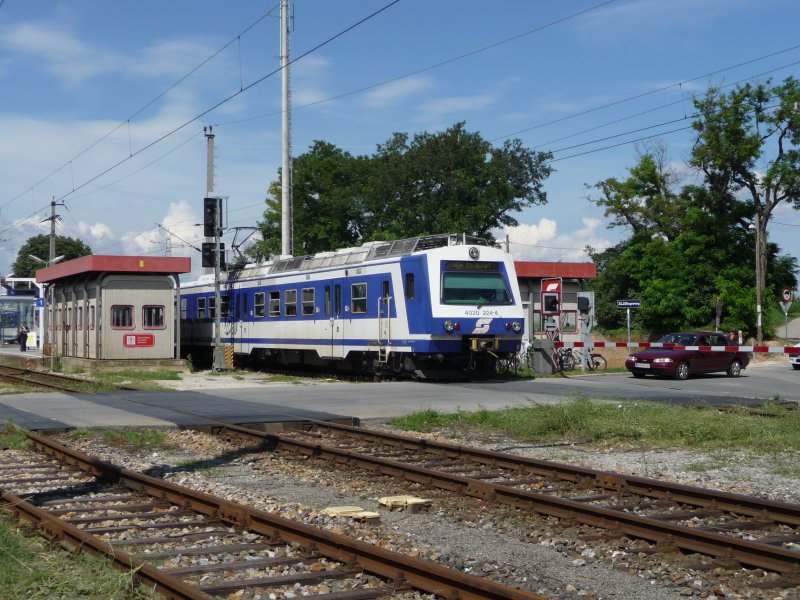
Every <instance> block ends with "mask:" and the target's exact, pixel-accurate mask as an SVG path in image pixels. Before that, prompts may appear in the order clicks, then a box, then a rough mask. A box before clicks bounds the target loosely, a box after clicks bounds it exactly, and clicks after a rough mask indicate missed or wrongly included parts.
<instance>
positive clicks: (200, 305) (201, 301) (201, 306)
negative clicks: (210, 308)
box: [197, 298, 206, 319]
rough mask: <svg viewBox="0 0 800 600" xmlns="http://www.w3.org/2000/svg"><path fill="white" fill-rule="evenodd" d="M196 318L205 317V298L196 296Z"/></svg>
mask: <svg viewBox="0 0 800 600" xmlns="http://www.w3.org/2000/svg"><path fill="white" fill-rule="evenodd" d="M197 318H198V319H205V318H206V299H205V298H198V299H197Z"/></svg>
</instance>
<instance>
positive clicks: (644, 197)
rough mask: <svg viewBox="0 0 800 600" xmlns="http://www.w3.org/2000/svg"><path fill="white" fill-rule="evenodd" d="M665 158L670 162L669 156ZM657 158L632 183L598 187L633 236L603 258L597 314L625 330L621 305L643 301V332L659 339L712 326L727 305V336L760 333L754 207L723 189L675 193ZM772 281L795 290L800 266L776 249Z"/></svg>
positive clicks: (638, 319) (615, 219) (646, 160)
mask: <svg viewBox="0 0 800 600" xmlns="http://www.w3.org/2000/svg"><path fill="white" fill-rule="evenodd" d="M662 158H663V155H662ZM663 162H664V161H663V160H662V159H659V158H657V157H656V156H654V155H653V154H644V155H642V156H641V157H640V161H639V163H638V164H637V165H636V167H634V168H632V169H630V171H629V173H630V177H629V178H627V179H625V180H623V181H618V180H616V179H609V180H606V181H603V182H600V183H598V184H597V185H596V186H595V187H596V188H597V189H599V190H601V191H602V194H603V195H602V196H601V197H600V198H598V199H596V200H595V201H596V202H597V203H598V204H599V205H601V206H605V207H606V215H607V216H608V217H609V218H611V220H612V226H626V227H629V228H630V229H631V230H632V236H631V237H630V238H629V239H627V240H625V241H623V242H621V243H620V244H618V245H617V246H615V247H613V248H610V249H608V250H605V251H603V252H594V253H592V258H593V259H594V260H595V261H596V262H597V264H598V278H597V280H596V281H595V282H594V288H595V291H596V292H597V306H596V315H597V319H598V322H599V324H600V325H602V326H604V327H609V328H616V327H621V326H622V325H623V324H624V320H625V314H624V312H623V311H620V310H618V309H617V307H616V300H617V299H621V298H637V299H640V300H641V301H642V307H641V309H639V310H637V311H635V312H634V315H633V317H634V321H635V323H636V325H637V326H638V327H639V328H641V329H642V330H644V331H648V332H651V333H653V334H660V333H665V332H667V331H673V330H680V329H686V328H706V327H709V325H710V324H712V323H713V321H714V317H715V310H716V303H717V299H719V300H721V301H722V305H723V315H722V323H721V325H722V327H723V329H737V330H738V329H742V330H744V331H745V332H747V333H749V334H754V333H755V312H754V307H755V293H754V288H753V284H754V268H753V265H754V245H753V244H754V240H753V234H752V233H751V232H750V231H749V230H748V218H747V215H748V214H749V210H750V206H751V205H750V204H749V203H748V202H747V201H745V200H737V199H736V198H735V197H734V196H732V195H731V194H730V193H728V192H727V191H726V190H725V189H724V188H717V189H713V188H711V187H700V186H685V187H683V188H682V189H681V190H680V191H679V192H676V191H674V190H673V189H672V186H671V185H670V182H672V181H674V178H673V176H672V175H670V174H668V173H665V172H664V170H663V167H660V166H659V165H663ZM662 207H668V208H662ZM770 251H771V253H772V258H771V259H770V261H769V262H770V266H771V269H770V278H771V280H774V281H776V282H777V281H781V282H782V285H789V286H790V287H793V286H794V284H795V279H794V274H793V270H794V269H795V268H796V261H795V259H793V258H789V257H780V256H778V248H777V246H775V245H770Z"/></svg>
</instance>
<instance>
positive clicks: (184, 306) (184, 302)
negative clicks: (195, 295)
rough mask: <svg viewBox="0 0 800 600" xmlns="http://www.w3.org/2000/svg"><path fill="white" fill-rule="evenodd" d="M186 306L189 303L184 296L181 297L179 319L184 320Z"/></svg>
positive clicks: (186, 310)
mask: <svg viewBox="0 0 800 600" xmlns="http://www.w3.org/2000/svg"><path fill="white" fill-rule="evenodd" d="M188 306H189V304H188V302H187V300H186V298H181V320H182V321H185V320H186V314H187V312H188V308H187V307H188Z"/></svg>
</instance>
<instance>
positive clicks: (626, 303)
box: [617, 300, 642, 308]
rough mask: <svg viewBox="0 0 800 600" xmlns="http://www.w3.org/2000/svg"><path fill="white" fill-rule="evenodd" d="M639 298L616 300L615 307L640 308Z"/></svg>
mask: <svg viewBox="0 0 800 600" xmlns="http://www.w3.org/2000/svg"><path fill="white" fill-rule="evenodd" d="M641 307H642V301H641V300H617V308H641Z"/></svg>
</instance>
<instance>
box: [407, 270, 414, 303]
mask: <svg viewBox="0 0 800 600" xmlns="http://www.w3.org/2000/svg"><path fill="white" fill-rule="evenodd" d="M405 287H406V289H405V293H406V300H413V299H414V274H413V273H406V286H405Z"/></svg>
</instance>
